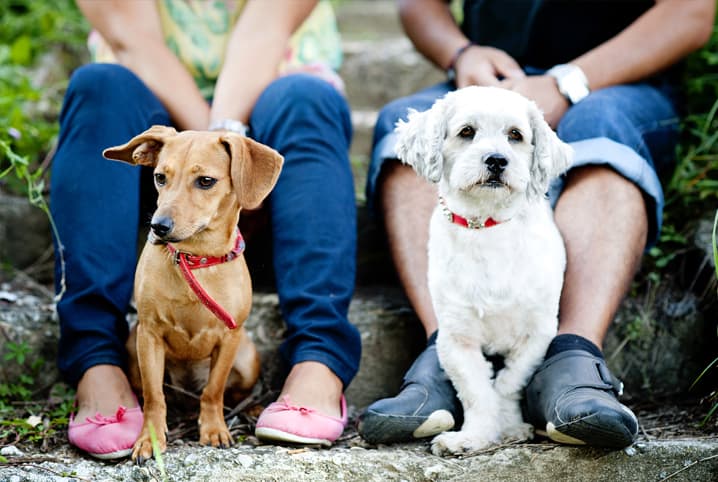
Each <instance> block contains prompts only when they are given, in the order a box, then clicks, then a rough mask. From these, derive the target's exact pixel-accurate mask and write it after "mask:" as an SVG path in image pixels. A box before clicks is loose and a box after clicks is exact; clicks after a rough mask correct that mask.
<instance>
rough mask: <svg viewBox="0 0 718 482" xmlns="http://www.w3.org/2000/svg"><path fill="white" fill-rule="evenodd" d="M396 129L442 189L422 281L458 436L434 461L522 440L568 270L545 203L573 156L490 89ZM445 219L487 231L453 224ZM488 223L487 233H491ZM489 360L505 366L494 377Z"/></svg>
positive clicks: (534, 111)
mask: <svg viewBox="0 0 718 482" xmlns="http://www.w3.org/2000/svg"><path fill="white" fill-rule="evenodd" d="M408 119H409V120H408V122H403V121H400V122H399V123H398V124H397V127H396V131H397V133H398V136H399V140H398V145H397V148H396V152H397V154H398V157H399V159H401V160H402V161H403V162H405V163H407V164H409V165H411V166H412V167H413V168H414V169H415V170H416V171H417V172H418V173H419V174H420V175H421V176H423V177H425V178H426V179H427V180H429V181H431V182H433V183H438V191H439V196H440V197H441V199H442V203H443V206H442V205H437V208H436V210H435V211H434V214H433V216H432V218H431V224H430V235H429V237H430V239H429V246H428V251H429V269H428V282H429V289H430V292H431V296H432V302H433V305H434V310H435V312H436V315H437V318H438V322H439V336H438V338H437V344H438V345H437V349H438V354H439V359H440V361H441V364H442V366H443V367H444V369H445V370H446V373H447V374H448V376H449V378H450V379H451V380H452V382H453V384H454V386H455V387H456V391H457V393H458V396H459V399H460V400H461V402H462V404H463V407H464V425H463V427H462V428H461V430H460V431H458V432H444V433H442V434H439V435H437V436H436V437H435V438H434V440H433V442H432V451H433V452H434V453H435V454H437V455H440V454H447V453H451V454H457V453H465V452H472V451H476V450H480V449H482V448H484V447H487V446H489V445H492V444H496V443H501V442H504V441H508V440H524V439H527V438H529V437H531V435H532V427H531V426H530V425H529V424H527V423H524V421H523V418H522V416H521V409H520V406H519V400H520V398H521V395H522V389H523V387H524V386H525V385H526V383H527V382H528V379H529V378H530V377H531V375H532V374H533V372H534V370H535V369H536V367H537V366H538V365H539V364H540V363H541V361H542V358H543V356H544V354H545V352H546V348H547V347H548V344H549V342H550V341H551V339H552V338H553V337H554V336H555V334H556V329H557V314H558V304H559V296H560V294H561V287H562V284H563V272H564V269H565V263H566V262H565V250H564V245H563V240H562V239H561V236H560V234H559V231H558V229H557V227H556V225H555V224H554V221H553V213H552V211H551V208H550V206H549V202H548V200H547V198H546V195H545V193H546V191H547V190H548V185H549V182H550V181H551V179H552V178H553V177H555V176H558V175H559V174H560V173H561V172H563V171H564V170H565V169H566V168H568V166H569V164H570V162H571V160H572V158H573V150H572V149H571V147H570V146H568V145H567V144H565V143H563V142H561V141H560V140H559V139H558V137H557V136H556V134H555V133H554V132H553V131H552V130H551V128H550V127H549V126H548V124H547V123H546V121H545V120H544V118H543V115H542V114H541V112H540V111H539V109H538V108H537V106H536V104H534V103H533V102H531V101H530V100H528V99H526V98H525V97H523V96H521V95H519V94H517V93H514V92H511V91H508V90H505V89H500V88H496V87H475V86H472V87H466V88H463V89H460V90H457V91H454V92H450V93H449V94H447V95H446V96H445V97H443V98H442V99H439V100H438V101H436V103H434V105H433V106H432V108H431V109H429V110H428V111H425V112H416V111H412V112H410V114H409V118H408ZM447 209H448V210H449V211H451V212H453V213H455V214H458V215H459V216H462V217H464V218H467V219H470V220H473V221H475V222H476V223H477V224H481V223H483V222H484V221H486V220H487V219H492V220H494V221H496V222H497V223H498V224H497V225H494V226H492V227H482V228H476V229H472V228H467V227H464V226H459V225H457V224H454V223H452V222H451V221H450V220H449V218H448V216H447ZM489 224H491V223H489ZM485 355H502V356H503V357H504V363H505V366H504V368H503V369H501V370H500V371H499V372H498V373H496V374H495V373H494V369H493V365H492V364H491V363H490V362H488V361H487V360H486V358H485Z"/></svg>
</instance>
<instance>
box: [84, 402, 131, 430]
mask: <svg viewBox="0 0 718 482" xmlns="http://www.w3.org/2000/svg"><path fill="white" fill-rule="evenodd" d="M126 411H127V409H126V408H125V407H123V406H122V405H120V408H118V409H117V413H115V415H113V416H111V417H105V416H104V415H102V414H101V413H100V412H97V413H96V414H95V417H94V418H90V417H87V418H86V419H85V420H87V421H88V422H90V423H94V424H95V425H100V426H102V425H109V424H111V423H118V422H121V421H122V418H123V417H124V416H125V412H126Z"/></svg>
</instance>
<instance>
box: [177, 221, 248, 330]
mask: <svg viewBox="0 0 718 482" xmlns="http://www.w3.org/2000/svg"><path fill="white" fill-rule="evenodd" d="M244 246H245V244H244V238H243V237H242V233H240V232H239V229H237V241H235V243H234V248H232V250H231V251H230V252H229V253H227V254H225V255H224V256H197V255H195V254H189V253H185V252H182V251H178V250H177V248H175V247H174V246H172V245H171V244H169V243H167V250H168V251H169V252H170V254H172V256H173V258H174V262H175V264H178V265H179V267H180V271H181V272H182V276H184V279H185V280H186V281H187V284H188V285H189V287H190V288H192V291H194V292H195V294H196V295H197V297H198V298H199V300H200V301H201V302H202V304H203V305H204V306H206V307H207V308H208V309H209V311H211V312H212V313H213V314H214V315H215V316H216V317H217V318H219V319H220V320H222V321H223V322H224V324H225V325H227V328H229V329H230V330H234V329H235V328H237V322H236V321H234V318H232V315H230V314H229V313H227V310H225V309H224V308H222V307H221V306H220V305H219V303H217V302H216V301H215V300H214V299H212V297H211V296H209V294H208V293H207V292H206V291H205V290H204V288H202V285H200V284H199V281H197V278H195V276H194V275H193V274H192V271H191V270H193V269H199V268H208V267H210V266H216V265H218V264H222V263H226V262H228V261H232V260H233V259H237V258H238V257H239V255H240V254H242V252H243V251H244Z"/></svg>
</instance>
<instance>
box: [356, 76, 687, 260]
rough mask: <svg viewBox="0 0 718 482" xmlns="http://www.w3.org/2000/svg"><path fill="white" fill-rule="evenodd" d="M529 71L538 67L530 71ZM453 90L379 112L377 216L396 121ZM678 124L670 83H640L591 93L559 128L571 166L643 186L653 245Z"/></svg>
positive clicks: (371, 198) (374, 174)
mask: <svg viewBox="0 0 718 482" xmlns="http://www.w3.org/2000/svg"><path fill="white" fill-rule="evenodd" d="M527 73H529V74H531V73H537V71H535V70H532V69H527ZM454 88H455V87H454V85H453V84H451V83H449V82H445V83H441V84H437V85H434V86H431V87H428V88H426V89H424V90H422V91H419V92H417V93H415V94H412V95H409V96H407V97H402V98H400V99H397V100H395V101H393V102H390V103H389V104H387V105H386V106H385V107H384V108H383V109H382V110H381V112H380V113H379V117H378V119H377V123H376V126H375V128H374V143H373V147H372V158H371V163H370V165H369V173H368V176H367V186H366V194H367V196H366V198H367V203H368V205H369V207H370V209H372V211H374V213H375V214H379V213H378V209H377V204H378V201H377V199H376V192H377V183H378V179H379V175H380V174H381V169H382V165H383V164H384V161H386V160H387V159H396V153H395V151H394V148H395V144H396V134H395V133H394V126H395V124H396V122H397V121H398V120H399V119H404V120H405V119H406V117H407V110H408V109H409V108H413V109H415V110H418V111H424V110H427V109H429V108H430V107H431V106H432V105H433V103H434V101H435V100H436V99H438V98H440V97H443V96H444V95H445V94H446V93H447V92H449V91H451V90H453V89H454ZM679 122H680V119H679V116H678V111H677V106H676V102H675V99H674V96H673V91H672V88H671V87H670V86H669V85H668V84H658V83H636V84H628V85H618V86H613V87H608V88H605V89H599V90H596V91H594V92H592V93H591V94H589V96H588V97H586V98H585V99H584V100H582V101H581V102H580V103H578V104H576V105H574V106H572V107H570V108H569V110H568V111H567V112H566V114H565V115H564V117H563V118H562V119H561V121H560V123H559V125H558V129H557V133H558V136H559V138H561V139H562V140H563V141H564V142H567V143H569V144H570V145H571V146H572V147H573V148H574V150H575V159H574V162H573V164H572V165H571V168H575V167H579V166H586V165H605V166H609V167H611V168H612V169H613V170H615V171H616V172H618V173H619V174H621V175H622V176H624V177H625V178H626V179H628V180H630V181H632V182H633V183H635V184H636V186H638V187H639V188H640V189H641V190H642V192H643V194H644V199H645V200H646V210H647V212H648V221H649V233H648V244H647V245H648V246H649V247H650V246H652V245H653V244H654V243H655V242H656V241H657V239H658V234H659V233H660V228H661V223H662V217H663V215H662V212H663V204H664V199H663V189H662V188H661V183H660V180H659V174H660V173H663V172H666V171H667V170H668V169H669V168H671V167H672V165H673V163H674V161H675V148H676V145H677V143H678V138H679ZM571 168H569V170H570V169H571ZM564 182H565V176H563V177H561V178H559V179H556V180H555V181H554V182H553V183H552V185H551V187H550V189H549V193H548V194H549V198H550V199H551V202H552V204H554V205H555V203H556V200H557V199H558V197H559V196H560V195H561V192H562V189H563V185H564Z"/></svg>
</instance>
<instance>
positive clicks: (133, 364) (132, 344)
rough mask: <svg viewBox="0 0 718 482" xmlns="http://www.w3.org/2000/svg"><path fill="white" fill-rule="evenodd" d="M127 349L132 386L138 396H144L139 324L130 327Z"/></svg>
mask: <svg viewBox="0 0 718 482" xmlns="http://www.w3.org/2000/svg"><path fill="white" fill-rule="evenodd" d="M125 348H126V349H127V357H128V365H129V379H130V386H132V390H134V392H135V394H136V395H137V396H140V397H141V396H142V377H141V376H140V365H139V363H138V361H137V323H135V324H134V325H132V326H131V327H130V336H129V337H128V338H127V343H125Z"/></svg>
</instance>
